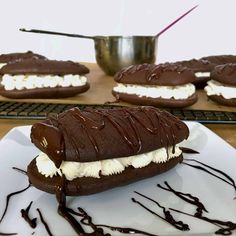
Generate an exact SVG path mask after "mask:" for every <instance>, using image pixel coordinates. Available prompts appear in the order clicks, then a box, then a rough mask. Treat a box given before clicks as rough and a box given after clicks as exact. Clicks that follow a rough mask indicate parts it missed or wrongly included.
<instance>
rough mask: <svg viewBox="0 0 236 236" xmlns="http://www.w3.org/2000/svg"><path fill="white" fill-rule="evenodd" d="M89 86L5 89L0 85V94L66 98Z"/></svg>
mask: <svg viewBox="0 0 236 236" xmlns="http://www.w3.org/2000/svg"><path fill="white" fill-rule="evenodd" d="M89 88H90V85H89V83H86V84H85V85H81V86H75V87H72V86H71V87H55V88H35V89H22V90H17V89H14V90H5V89H4V88H3V87H2V88H1V87H0V95H1V96H3V97H6V98H12V99H23V98H25V99H30V98H33V99H34V98H42V99H45V98H51V99H55V98H68V97H73V96H76V95H77V94H80V93H84V92H86V91H87V90H88V89H89Z"/></svg>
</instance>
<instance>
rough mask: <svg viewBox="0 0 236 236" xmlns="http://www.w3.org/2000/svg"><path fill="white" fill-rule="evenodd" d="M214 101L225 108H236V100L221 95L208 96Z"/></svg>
mask: <svg viewBox="0 0 236 236" xmlns="http://www.w3.org/2000/svg"><path fill="white" fill-rule="evenodd" d="M208 97H209V98H210V99H211V100H212V101H214V102H216V103H219V104H221V105H224V106H231V107H236V98H231V99H226V98H224V97H223V96H221V95H211V96H208Z"/></svg>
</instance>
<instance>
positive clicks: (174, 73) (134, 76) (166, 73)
mask: <svg viewBox="0 0 236 236" xmlns="http://www.w3.org/2000/svg"><path fill="white" fill-rule="evenodd" d="M114 79H115V81H116V82H118V83H125V84H139V85H164V86H176V85H182V84H186V83H191V82H194V81H195V79H196V78H195V76H194V73H193V72H192V71H191V70H190V69H188V68H187V67H184V66H182V65H179V64H174V63H164V64H159V65H153V64H141V65H132V66H130V67H128V68H125V69H123V70H121V71H119V72H118V73H116V74H115V76H114Z"/></svg>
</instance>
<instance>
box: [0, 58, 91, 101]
mask: <svg viewBox="0 0 236 236" xmlns="http://www.w3.org/2000/svg"><path fill="white" fill-rule="evenodd" d="M87 73H89V69H88V68H87V67H86V66H84V65H81V64H80V63H75V62H72V61H55V60H44V59H25V60H18V61H15V62H12V63H9V64H7V65H5V66H3V67H2V68H1V69H0V74H1V75H2V81H1V84H2V88H0V95H2V96H4V97H7V98H16V99H18V98H65V97H72V96H75V95H77V94H80V93H83V92H86V91H87V90H88V89H89V83H88V82H87V78H86V77H85V74H87Z"/></svg>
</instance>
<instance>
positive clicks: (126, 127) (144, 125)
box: [31, 107, 189, 167]
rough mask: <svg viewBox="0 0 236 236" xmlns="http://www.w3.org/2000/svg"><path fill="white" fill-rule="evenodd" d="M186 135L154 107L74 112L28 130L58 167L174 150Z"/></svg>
mask: <svg viewBox="0 0 236 236" xmlns="http://www.w3.org/2000/svg"><path fill="white" fill-rule="evenodd" d="M188 135H189V130H188V127H187V126H186V125H185V124H184V123H183V122H182V121H180V120H179V119H178V118H176V117H175V116H173V115H171V114H170V113H168V112H166V111H162V110H159V109H157V108H154V107H132V108H131V107H130V108H114V109H85V110H79V109H78V108H73V109H71V110H68V111H66V112H64V113H61V114H59V115H58V116H57V117H53V118H48V119H47V120H45V121H43V122H40V123H36V124H34V125H33V126H32V129H31V141H32V142H33V143H34V144H35V145H36V146H37V147H38V148H39V149H40V150H41V151H42V152H44V153H46V154H47V155H48V156H49V158H50V159H51V160H52V161H53V162H54V163H55V164H56V166H57V167H59V166H60V164H61V162H62V161H63V160H66V161H75V162H92V161H100V160H105V159H111V158H119V157H128V156H132V155H137V154H142V153H146V152H150V151H153V150H156V149H158V148H161V147H168V146H174V145H175V144H177V143H179V142H181V141H182V140H184V139H187V137H188Z"/></svg>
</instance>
